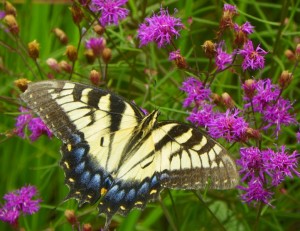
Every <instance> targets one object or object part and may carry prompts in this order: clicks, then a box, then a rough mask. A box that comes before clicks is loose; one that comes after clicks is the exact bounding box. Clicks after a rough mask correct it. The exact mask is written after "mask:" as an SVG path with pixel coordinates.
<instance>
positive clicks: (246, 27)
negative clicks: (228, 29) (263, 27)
mask: <svg viewBox="0 0 300 231" xmlns="http://www.w3.org/2000/svg"><path fill="white" fill-rule="evenodd" d="M233 29H234V30H235V31H236V32H239V31H242V32H243V33H245V34H247V35H249V34H252V33H253V29H254V26H252V25H251V23H250V22H245V23H244V24H243V25H241V26H239V25H238V24H237V23H235V24H234V26H233Z"/></svg>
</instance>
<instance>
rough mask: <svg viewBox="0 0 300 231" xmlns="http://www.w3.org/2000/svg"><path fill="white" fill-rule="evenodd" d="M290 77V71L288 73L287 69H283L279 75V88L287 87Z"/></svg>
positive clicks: (291, 76)
mask: <svg viewBox="0 0 300 231" xmlns="http://www.w3.org/2000/svg"><path fill="white" fill-rule="evenodd" d="M292 79H293V75H292V73H289V72H288V71H283V72H282V73H281V75H280V77H279V86H280V87H281V89H285V88H287V87H288V86H289V85H290V83H291V81H292Z"/></svg>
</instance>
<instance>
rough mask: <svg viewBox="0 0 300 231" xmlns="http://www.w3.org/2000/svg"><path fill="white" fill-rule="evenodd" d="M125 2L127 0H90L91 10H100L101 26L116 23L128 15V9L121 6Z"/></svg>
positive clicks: (96, 11)
mask: <svg viewBox="0 0 300 231" xmlns="http://www.w3.org/2000/svg"><path fill="white" fill-rule="evenodd" d="M126 2H127V0H92V2H91V10H92V11H94V12H95V13H98V12H101V17H100V19H99V21H100V23H101V25H102V26H104V27H105V26H107V25H110V24H115V25H118V23H119V21H120V20H122V19H124V18H126V16H127V15H128V12H129V11H128V10H127V9H125V8H122V7H121V6H122V5H124V4H126Z"/></svg>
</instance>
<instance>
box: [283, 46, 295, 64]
mask: <svg viewBox="0 0 300 231" xmlns="http://www.w3.org/2000/svg"><path fill="white" fill-rule="evenodd" d="M284 55H285V57H287V59H288V60H290V61H293V60H295V58H296V57H295V54H294V52H293V51H291V50H289V49H287V50H286V51H285V52H284Z"/></svg>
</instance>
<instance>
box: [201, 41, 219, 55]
mask: <svg viewBox="0 0 300 231" xmlns="http://www.w3.org/2000/svg"><path fill="white" fill-rule="evenodd" d="M202 49H203V51H204V54H205V55H206V56H207V57H208V58H210V59H211V58H213V57H215V55H216V53H217V52H216V44H215V43H213V42H212V41H211V40H206V41H205V42H204V43H203V45H202Z"/></svg>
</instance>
